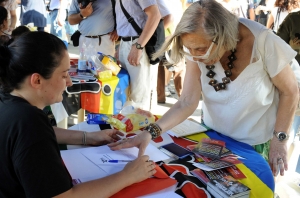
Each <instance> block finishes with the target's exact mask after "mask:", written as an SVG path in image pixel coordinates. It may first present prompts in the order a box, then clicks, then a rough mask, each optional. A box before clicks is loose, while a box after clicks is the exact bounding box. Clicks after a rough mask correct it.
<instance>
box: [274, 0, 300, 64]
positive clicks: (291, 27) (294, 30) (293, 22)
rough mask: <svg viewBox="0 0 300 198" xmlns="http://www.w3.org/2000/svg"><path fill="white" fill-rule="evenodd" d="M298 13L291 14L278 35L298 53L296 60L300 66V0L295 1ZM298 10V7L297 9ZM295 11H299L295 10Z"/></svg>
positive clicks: (281, 26)
mask: <svg viewBox="0 0 300 198" xmlns="http://www.w3.org/2000/svg"><path fill="white" fill-rule="evenodd" d="M294 1H295V2H296V3H295V5H298V11H297V12H292V13H290V14H289V15H288V16H287V17H286V18H285V19H284V21H283V22H282V24H281V25H280V27H279V29H278V32H277V35H278V36H279V37H280V38H282V39H283V40H284V41H285V42H286V43H287V44H289V45H290V46H291V47H292V48H293V49H294V50H295V51H296V52H297V55H296V60H297V61H298V63H299V64H300V25H299V24H300V23H299V22H300V0H294ZM295 8H296V7H295ZM294 10H295V11H296V10H297V9H294Z"/></svg>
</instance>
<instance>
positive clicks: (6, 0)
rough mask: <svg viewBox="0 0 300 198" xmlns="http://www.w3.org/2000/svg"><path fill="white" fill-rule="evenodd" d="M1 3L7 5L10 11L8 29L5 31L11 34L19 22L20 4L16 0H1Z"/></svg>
mask: <svg viewBox="0 0 300 198" xmlns="http://www.w3.org/2000/svg"><path fill="white" fill-rule="evenodd" d="M0 5H1V6H3V7H5V8H6V9H7V11H8V16H7V22H8V29H7V30H6V31H5V33H7V34H11V31H12V30H13V29H15V27H16V23H17V14H16V9H17V7H18V4H17V2H16V0H0Z"/></svg>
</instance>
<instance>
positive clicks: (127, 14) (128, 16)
mask: <svg viewBox="0 0 300 198" xmlns="http://www.w3.org/2000/svg"><path fill="white" fill-rule="evenodd" d="M120 5H121V9H122V11H123V13H124V15H125V16H126V18H127V21H128V22H129V23H130V24H131V25H132V27H133V29H134V30H135V31H136V33H138V35H141V34H142V30H141V28H140V27H139V26H138V24H137V23H136V22H135V20H134V18H132V17H131V16H130V14H129V13H128V12H127V11H126V9H125V8H124V6H123V3H122V0H120Z"/></svg>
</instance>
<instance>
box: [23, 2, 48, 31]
mask: <svg viewBox="0 0 300 198" xmlns="http://www.w3.org/2000/svg"><path fill="white" fill-rule="evenodd" d="M20 23H21V25H29V26H31V27H36V28H37V31H42V32H43V31H45V27H46V26H47V13H46V6H45V2H44V1H41V0H21V15H20Z"/></svg>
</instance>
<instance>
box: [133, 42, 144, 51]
mask: <svg viewBox="0 0 300 198" xmlns="http://www.w3.org/2000/svg"><path fill="white" fill-rule="evenodd" d="M134 45H135V47H136V49H140V50H142V49H144V47H142V46H141V44H139V43H138V42H136V43H135V44H134Z"/></svg>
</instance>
